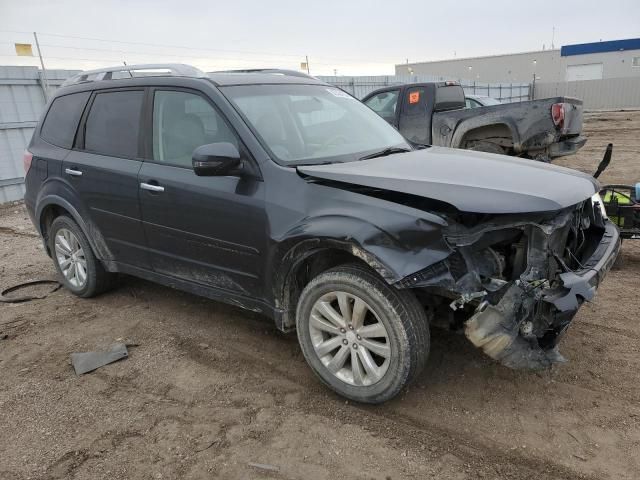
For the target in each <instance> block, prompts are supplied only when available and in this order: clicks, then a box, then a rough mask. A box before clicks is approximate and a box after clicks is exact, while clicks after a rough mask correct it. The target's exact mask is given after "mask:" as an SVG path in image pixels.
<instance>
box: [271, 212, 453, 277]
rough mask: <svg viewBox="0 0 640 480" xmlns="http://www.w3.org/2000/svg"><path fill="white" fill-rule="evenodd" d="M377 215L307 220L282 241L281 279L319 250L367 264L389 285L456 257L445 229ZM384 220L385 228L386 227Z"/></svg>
mask: <svg viewBox="0 0 640 480" xmlns="http://www.w3.org/2000/svg"><path fill="white" fill-rule="evenodd" d="M411 210H413V209H411ZM371 213H372V214H373V213H374V212H371ZM376 213H377V215H378V218H375V217H370V216H368V215H362V217H363V218H367V219H368V220H364V219H363V218H358V217H354V216H350V215H345V214H325V215H322V216H316V217H307V218H305V219H304V221H302V222H301V223H299V224H298V225H296V226H295V227H293V228H292V229H290V230H288V231H287V232H286V233H285V234H283V236H282V238H280V239H277V246H276V248H275V252H274V259H273V260H274V265H277V268H275V271H276V272H278V274H277V275H276V278H279V279H282V281H284V279H286V278H287V276H288V274H289V273H290V272H291V271H292V270H295V267H296V266H297V265H298V264H299V263H300V262H301V261H303V260H304V259H305V258H307V257H308V256H310V255H312V254H313V253H315V252H316V251H318V250H320V249H338V250H343V251H346V252H348V253H350V254H351V255H353V256H354V257H356V258H359V259H361V260H363V261H364V262H365V263H367V264H368V265H369V266H370V267H371V268H372V269H374V270H375V271H376V272H378V274H379V275H380V276H381V277H382V278H384V279H385V280H386V281H387V282H388V283H389V284H394V283H396V282H398V281H400V280H402V279H403V278H404V277H406V276H407V275H410V274H412V273H414V272H417V271H419V270H422V269H424V268H426V267H427V266H429V265H432V264H434V263H436V262H438V261H440V260H442V259H444V258H446V257H448V256H449V255H450V254H451V248H450V247H449V245H448V244H447V243H446V242H445V240H444V237H443V235H442V228H443V225H442V224H441V223H439V222H431V221H429V220H427V219H424V218H416V216H414V215H409V214H404V215H403V214H402V213H400V212H398V211H395V212H393V214H391V212H389V211H386V212H385V211H381V210H379V209H377V210H376ZM421 213H422V214H423V216H427V215H428V214H425V213H424V212H421ZM381 217H384V218H385V219H386V222H382V221H381V220H382V218H381ZM281 285H282V284H280V286H281ZM278 289H279V287H278V286H276V290H278Z"/></svg>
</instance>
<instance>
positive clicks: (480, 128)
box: [362, 82, 587, 161]
mask: <svg viewBox="0 0 640 480" xmlns="http://www.w3.org/2000/svg"><path fill="white" fill-rule="evenodd" d="M487 98H488V97H487ZM362 101H363V102H364V103H365V104H366V105H367V106H369V107H371V108H372V109H373V110H374V111H375V112H376V113H378V114H379V115H380V116H381V117H382V118H384V119H385V120H386V121H387V122H389V123H390V124H391V125H393V126H394V127H396V128H397V129H398V131H399V132H400V133H401V134H402V135H404V137H405V138H406V139H407V140H409V141H410V142H412V143H413V144H414V145H437V146H442V147H453V148H464V149H468V150H478V151H482V152H489V153H500V154H506V155H512V156H517V157H524V158H534V159H536V160H543V161H551V160H552V159H554V158H557V157H561V156H563V155H570V154H573V153H575V152H577V151H578V150H579V149H580V148H581V147H582V146H583V145H584V144H585V142H586V141H587V140H586V138H585V137H584V136H582V134H581V132H582V101H581V100H577V99H575V98H569V97H554V98H545V99H542V100H531V101H527V102H517V103H501V104H498V105H491V106H482V107H480V106H478V108H465V107H467V106H468V105H467V103H466V102H467V100H466V98H465V94H464V90H463V89H462V87H461V86H460V85H459V84H458V83H456V82H432V83H414V84H408V85H397V86H393V87H386V88H382V89H379V90H376V91H374V92H371V93H370V94H369V95H367V96H366V97H364V99H363V100H362Z"/></svg>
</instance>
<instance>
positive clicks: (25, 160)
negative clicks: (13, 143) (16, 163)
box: [22, 150, 33, 177]
mask: <svg viewBox="0 0 640 480" xmlns="http://www.w3.org/2000/svg"><path fill="white" fill-rule="evenodd" d="M32 160H33V153H31V152H30V151H29V150H25V151H24V155H23V156H22V164H23V165H24V175H25V177H26V176H27V173H29V169H30V168H31V161H32Z"/></svg>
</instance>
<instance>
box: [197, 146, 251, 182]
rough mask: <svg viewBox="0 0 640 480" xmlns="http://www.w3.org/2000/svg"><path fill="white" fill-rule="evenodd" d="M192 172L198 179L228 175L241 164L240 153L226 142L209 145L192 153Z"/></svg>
mask: <svg viewBox="0 0 640 480" xmlns="http://www.w3.org/2000/svg"><path fill="white" fill-rule="evenodd" d="M191 160H192V164H193V171H194V172H195V174H196V175H198V176H200V177H212V176H222V175H229V174H230V173H231V172H232V171H233V170H234V169H236V168H238V167H239V166H240V164H241V161H240V152H238V149H237V148H236V146H235V145H233V144H231V143H227V142H221V143H209V144H208V145H202V146H200V147H198V148H196V149H195V150H194V151H193V155H192V157H191Z"/></svg>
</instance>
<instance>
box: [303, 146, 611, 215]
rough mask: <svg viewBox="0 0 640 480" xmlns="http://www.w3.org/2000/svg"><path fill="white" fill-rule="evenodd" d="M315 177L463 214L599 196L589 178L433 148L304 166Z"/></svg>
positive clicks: (538, 208)
mask: <svg viewBox="0 0 640 480" xmlns="http://www.w3.org/2000/svg"><path fill="white" fill-rule="evenodd" d="M298 171H299V172H300V173H302V174H304V175H309V176H311V177H315V178H319V179H325V180H333V181H337V182H344V183H349V184H353V185H361V186H366V187H373V188H379V189H385V190H390V191H395V192H402V193H408V194H411V195H418V196H421V197H425V198H430V199H433V200H439V201H442V202H446V203H449V204H451V205H453V206H454V207H456V208H457V209H458V210H460V211H463V212H475V213H524V212H544V211H553V210H560V209H562V208H565V207H569V206H571V205H575V204H577V203H579V202H582V201H584V200H586V199H587V198H589V197H591V196H592V195H593V194H595V193H596V192H598V191H599V184H598V182H597V180H596V179H595V178H593V177H591V176H590V175H587V174H584V173H581V172H578V171H576V170H571V169H568V168H564V167H558V166H556V165H550V164H547V163H542V162H538V161H535V160H526V159H521V158H516V157H508V156H506V155H495V154H491V153H484V152H474V151H470V150H459V149H453V148H443V147H430V148H426V149H424V150H417V151H413V152H409V153H400V154H395V155H389V156H387V157H381V158H373V159H370V160H362V161H356V162H346V163H334V164H328V165H307V166H299V167H298Z"/></svg>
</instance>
